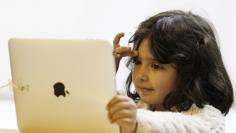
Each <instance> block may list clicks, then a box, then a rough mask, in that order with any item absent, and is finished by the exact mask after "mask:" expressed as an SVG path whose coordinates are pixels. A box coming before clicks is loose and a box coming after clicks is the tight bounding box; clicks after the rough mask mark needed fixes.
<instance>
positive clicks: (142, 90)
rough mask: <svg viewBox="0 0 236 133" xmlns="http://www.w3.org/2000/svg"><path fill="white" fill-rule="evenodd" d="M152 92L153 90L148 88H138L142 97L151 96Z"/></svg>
mask: <svg viewBox="0 0 236 133" xmlns="http://www.w3.org/2000/svg"><path fill="white" fill-rule="evenodd" d="M153 91H154V89H150V88H140V92H141V93H142V95H148V94H151V93H152V92H153Z"/></svg>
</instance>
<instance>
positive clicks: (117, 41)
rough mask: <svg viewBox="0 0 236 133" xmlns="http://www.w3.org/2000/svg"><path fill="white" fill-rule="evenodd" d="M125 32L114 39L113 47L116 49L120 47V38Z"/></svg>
mask: <svg viewBox="0 0 236 133" xmlns="http://www.w3.org/2000/svg"><path fill="white" fill-rule="evenodd" d="M124 35H125V34H124V33H123V32H121V33H118V34H117V35H116V36H115V38H114V40H113V47H114V49H115V48H117V47H120V38H122V37H123V36H124Z"/></svg>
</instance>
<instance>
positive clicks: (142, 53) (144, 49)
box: [138, 38, 155, 60]
mask: <svg viewBox="0 0 236 133" xmlns="http://www.w3.org/2000/svg"><path fill="white" fill-rule="evenodd" d="M138 57H139V58H141V59H144V60H155V58H154V56H153V55H152V53H151V51H150V48H149V39H148V38H144V39H143V40H142V41H141V43H140V44H139V48H138Z"/></svg>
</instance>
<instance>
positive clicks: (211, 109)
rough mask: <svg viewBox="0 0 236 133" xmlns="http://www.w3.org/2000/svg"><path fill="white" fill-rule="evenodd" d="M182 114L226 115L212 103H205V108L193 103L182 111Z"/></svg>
mask: <svg viewBox="0 0 236 133" xmlns="http://www.w3.org/2000/svg"><path fill="white" fill-rule="evenodd" d="M181 113H182V114H185V115H200V116H201V115H203V116H204V115H208V116H209V115H210V116H219V117H223V116H224V115H223V114H222V113H221V112H220V110H218V109H217V108H215V107H213V106H211V105H208V104H206V105H204V107H203V108H199V107H197V106H196V105H195V104H193V105H192V106H191V108H190V109H189V110H187V111H183V112H181Z"/></svg>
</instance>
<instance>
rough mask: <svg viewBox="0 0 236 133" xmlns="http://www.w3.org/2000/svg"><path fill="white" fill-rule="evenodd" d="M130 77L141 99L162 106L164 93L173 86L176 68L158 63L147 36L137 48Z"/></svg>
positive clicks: (169, 90)
mask: <svg viewBox="0 0 236 133" xmlns="http://www.w3.org/2000/svg"><path fill="white" fill-rule="evenodd" d="M135 58H136V59H135V60H134V62H135V66H134V70H133V73H132V79H133V83H134V86H135V88H136V91H137V93H138V94H139V96H140V98H141V100H142V101H143V102H145V103H147V104H151V105H156V107H162V103H163V101H164V99H165V97H166V95H167V94H168V93H169V92H171V91H172V90H173V88H174V86H175V81H176V70H175V69H174V68H173V65H171V64H164V65H163V64H159V63H158V62H157V61H156V60H154V57H153V55H152V54H151V52H150V50H149V45H148V38H146V39H144V40H143V41H142V42H141V44H140V46H139V49H138V56H137V57H135Z"/></svg>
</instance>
